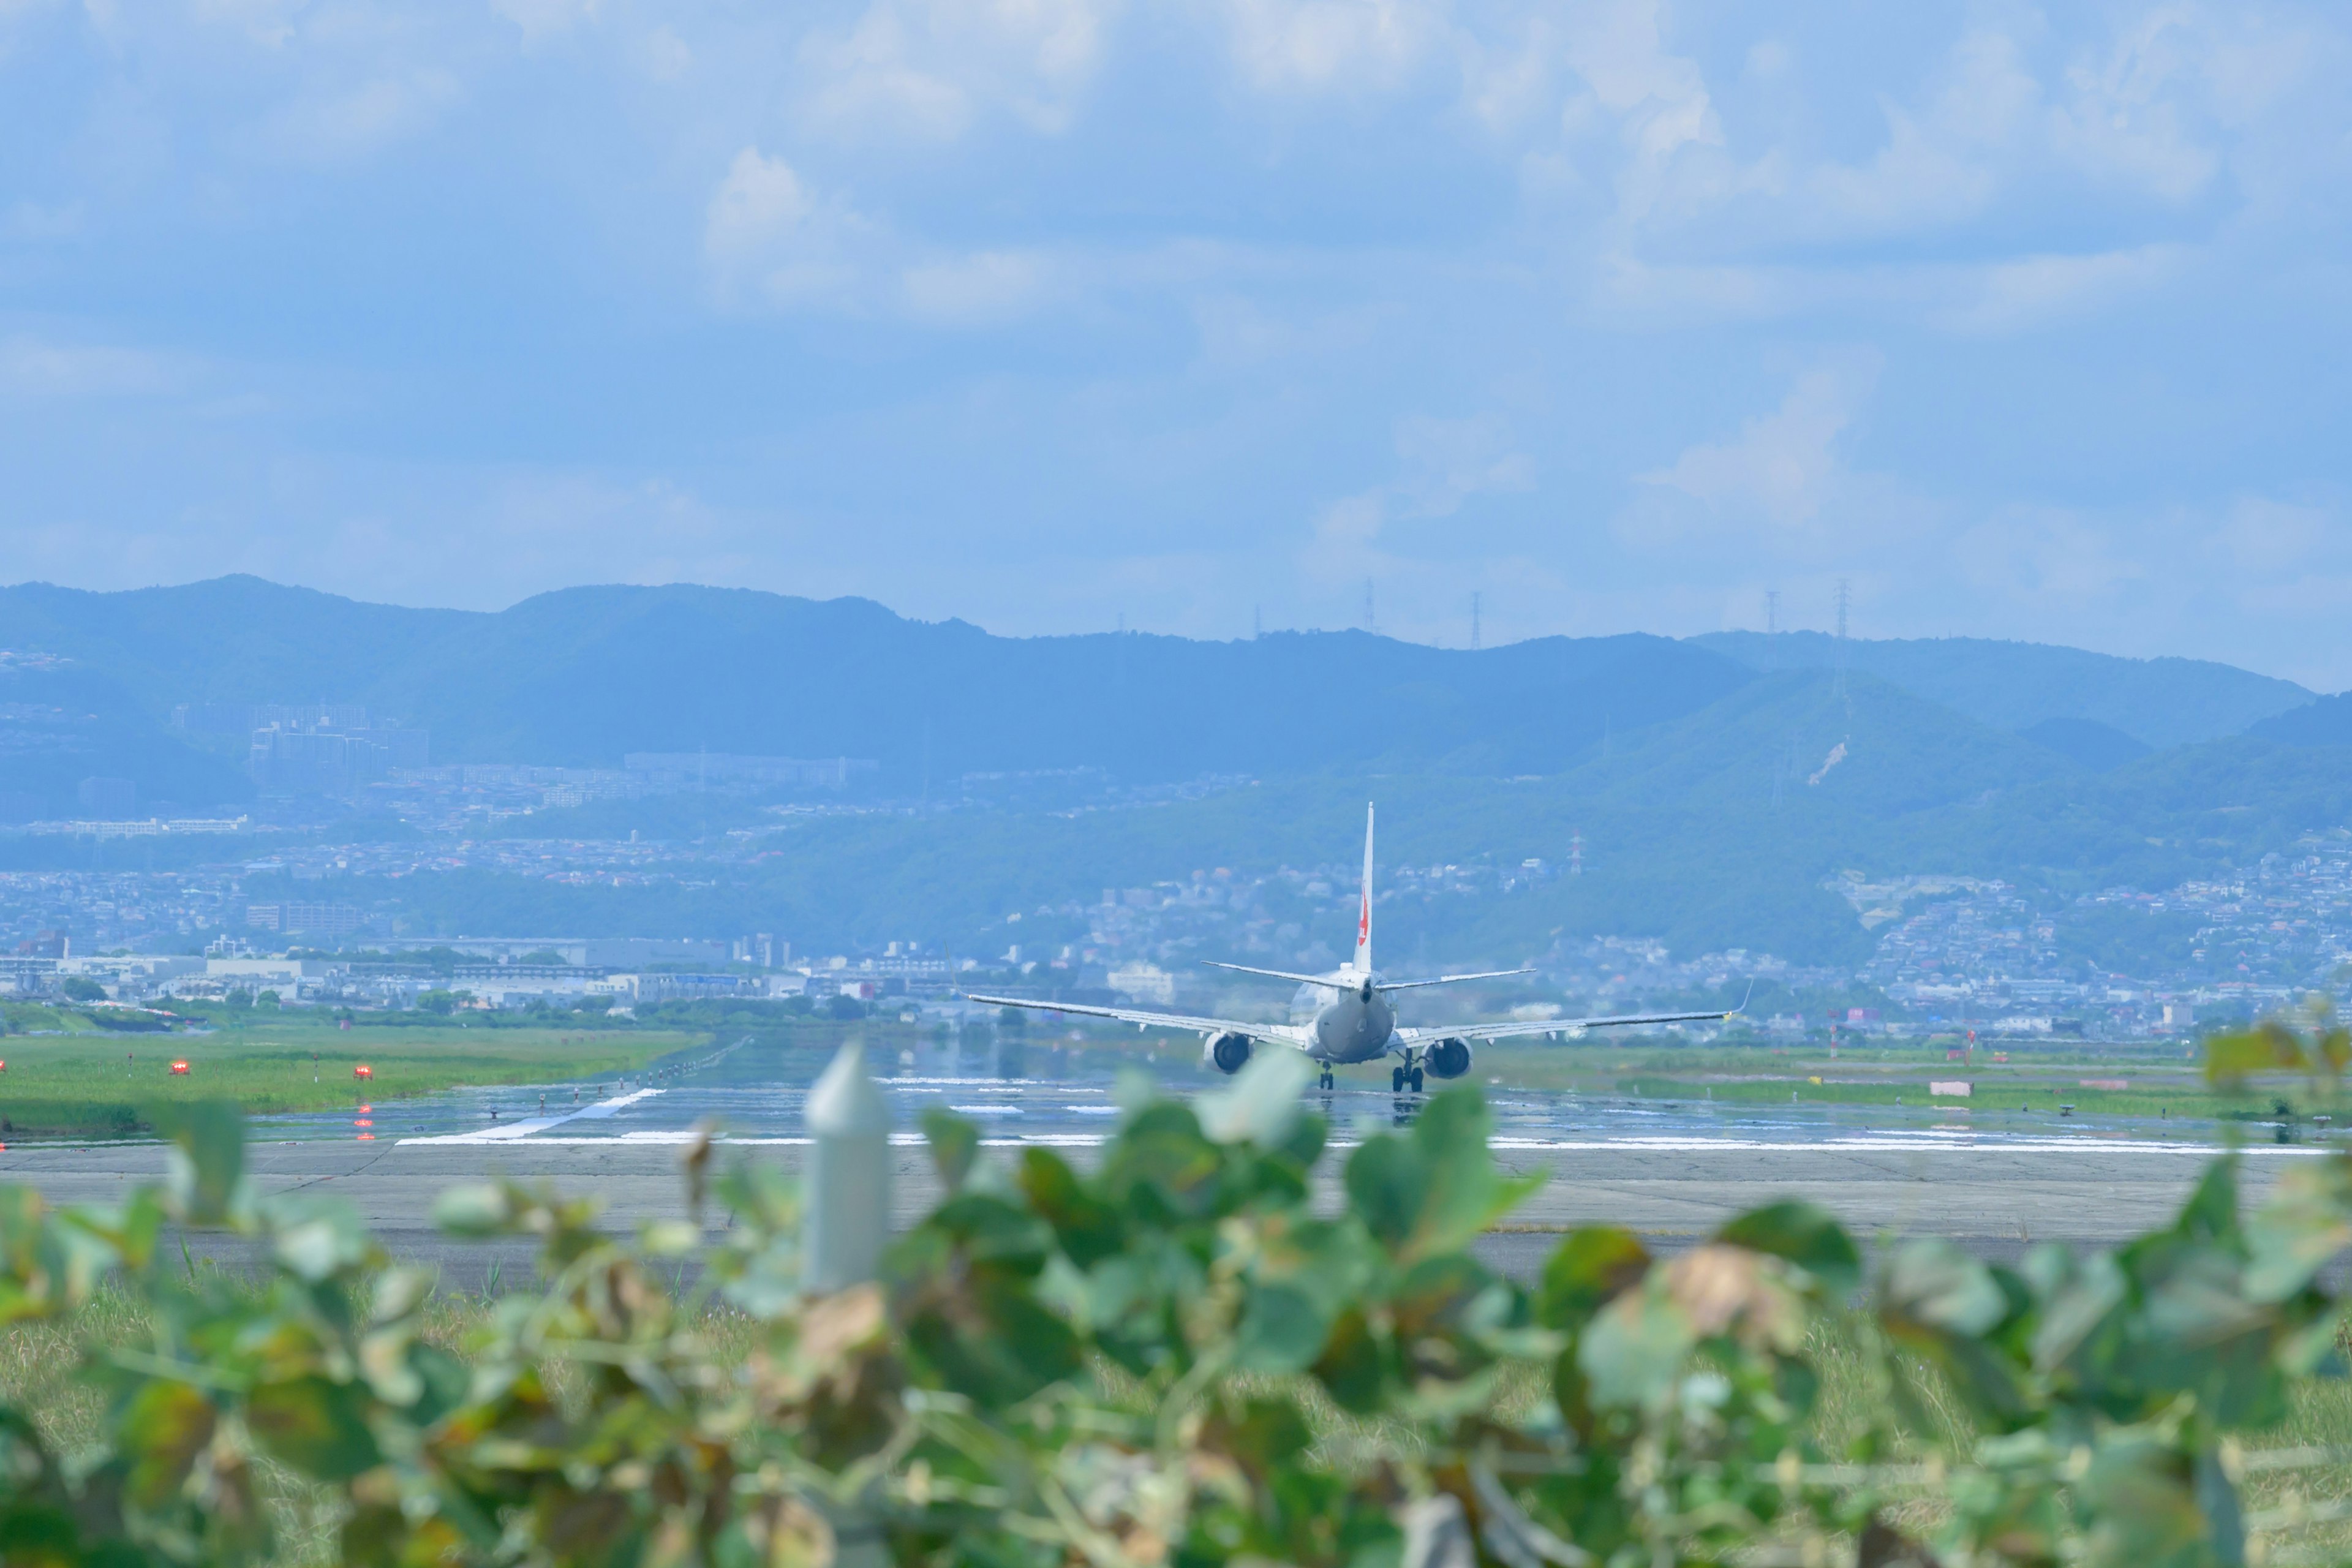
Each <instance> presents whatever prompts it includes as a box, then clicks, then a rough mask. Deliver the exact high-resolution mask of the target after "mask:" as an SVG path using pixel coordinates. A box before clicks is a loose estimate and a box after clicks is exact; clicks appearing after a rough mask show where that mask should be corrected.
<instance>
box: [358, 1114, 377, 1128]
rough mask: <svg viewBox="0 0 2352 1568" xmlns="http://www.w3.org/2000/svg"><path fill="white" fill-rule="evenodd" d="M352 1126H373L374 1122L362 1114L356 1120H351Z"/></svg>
mask: <svg viewBox="0 0 2352 1568" xmlns="http://www.w3.org/2000/svg"><path fill="white" fill-rule="evenodd" d="M374 1125H375V1123H374V1122H373V1121H369V1120H368V1119H367V1118H366V1117H364V1116H362V1117H361V1118H360V1119H359V1120H358V1121H354V1122H352V1126H354V1127H373V1126H374Z"/></svg>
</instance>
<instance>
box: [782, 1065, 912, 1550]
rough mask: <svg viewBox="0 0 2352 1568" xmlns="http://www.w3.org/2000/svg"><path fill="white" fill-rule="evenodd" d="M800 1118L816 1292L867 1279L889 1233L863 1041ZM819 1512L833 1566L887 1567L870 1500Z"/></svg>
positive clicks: (809, 1275) (880, 1131) (884, 1132)
mask: <svg viewBox="0 0 2352 1568" xmlns="http://www.w3.org/2000/svg"><path fill="white" fill-rule="evenodd" d="M807 1121H808V1132H809V1163H808V1178H807V1180H806V1181H805V1182H803V1184H802V1196H803V1202H804V1207H803V1211H802V1216H801V1289H803V1290H804V1291H806V1292H808V1293H809V1294H810V1295H812V1296H820V1295H828V1294H830V1293H832V1292H833V1291H835V1290H844V1289H848V1288H849V1287H850V1286H852V1285H862V1284H864V1283H865V1282H866V1280H868V1279H873V1278H874V1275H875V1271H876V1269H877V1268H879V1267H880V1265H881V1262H882V1244H883V1243H884V1242H885V1241H887V1240H888V1239H889V1236H890V1106H889V1102H888V1101H887V1100H884V1099H883V1098H882V1091H881V1090H880V1089H877V1088H876V1087H875V1086H874V1079H872V1078H870V1077H868V1076H867V1074H866V1047H864V1046H863V1045H861V1044H859V1043H858V1042H857V1041H856V1040H851V1041H849V1042H848V1043H847V1044H845V1045H844V1046H843V1047H841V1051H840V1054H839V1055H837V1056H835V1058H833V1065H832V1066H831V1067H828V1068H825V1069H824V1073H823V1075H822V1076H820V1077H819V1078H818V1079H817V1080H816V1087H815V1088H814V1089H810V1090H809V1098H808V1111H807ZM869 1496H870V1494H869ZM825 1514H826V1518H827V1521H828V1522H830V1523H831V1524H832V1526H833V1532H834V1559H833V1560H834V1563H835V1568H888V1564H889V1557H888V1554H887V1552H884V1550H883V1545H882V1531H881V1527H880V1525H879V1523H878V1522H877V1521H876V1519H875V1517H874V1513H873V1510H872V1506H871V1503H870V1501H868V1502H862V1503H852V1504H849V1505H847V1506H841V1505H837V1504H836V1505H832V1506H828V1507H827V1508H826V1509H825Z"/></svg>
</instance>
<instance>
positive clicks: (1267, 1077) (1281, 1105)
mask: <svg viewBox="0 0 2352 1568" xmlns="http://www.w3.org/2000/svg"><path fill="white" fill-rule="evenodd" d="M1314 1077H1315V1069H1314V1068H1311V1067H1309V1066H1308V1065H1307V1053H1306V1052H1304V1051H1295V1050H1290V1049H1286V1048H1285V1049H1278V1050H1265V1051H1259V1052H1258V1053H1257V1054H1255V1056H1253V1057H1251V1058H1250V1059H1249V1062H1248V1065H1247V1066H1245V1067H1244V1068H1242V1070H1241V1071H1240V1073H1239V1074H1237V1075H1236V1076H1235V1077H1234V1081H1233V1082H1232V1083H1231V1084H1229V1085H1227V1086H1226V1087H1225V1088H1223V1089H1219V1090H1217V1091H1215V1092H1214V1093H1211V1094H1204V1095H1202V1097H1201V1099H1200V1101H1199V1105H1198V1113H1199V1115H1200V1118H1201V1130H1202V1132H1203V1133H1204V1134H1206V1135H1207V1136H1208V1137H1210V1138H1211V1139H1213V1140H1214V1141H1215V1142H1219V1143H1255V1144H1256V1145H1257V1146H1258V1147H1259V1148H1261V1149H1273V1148H1276V1147H1278V1146H1280V1145H1281V1143H1282V1142H1283V1141H1284V1140H1285V1139H1286V1138H1287V1137H1289V1136H1290V1130H1291V1128H1292V1126H1293V1125H1294V1124H1296V1123H1297V1120H1298V1110H1299V1107H1298V1097H1299V1096H1300V1095H1301V1094H1303V1093H1305V1092H1306V1089H1307V1084H1308V1083H1309V1082H1310V1081H1311V1080H1312V1079H1314Z"/></svg>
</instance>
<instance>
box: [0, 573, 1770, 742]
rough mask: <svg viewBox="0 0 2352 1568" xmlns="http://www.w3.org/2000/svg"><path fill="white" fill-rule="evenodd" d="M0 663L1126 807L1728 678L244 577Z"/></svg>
mask: <svg viewBox="0 0 2352 1568" xmlns="http://www.w3.org/2000/svg"><path fill="white" fill-rule="evenodd" d="M0 647H12V648H16V649H17V650H20V651H26V650H29V651H33V652H38V653H48V654H57V655H63V656H66V657H68V658H71V659H73V660H75V661H77V662H79V663H80V664H82V665H84V666H86V667H88V668H94V669H97V670H100V671H103V672H105V673H106V674H108V675H110V676H111V677H112V678H113V679H117V680H119V681H120V682H121V683H122V684H123V685H124V686H125V687H126V688H128V689H130V690H131V691H132V692H134V693H136V694H137V695H138V696H139V697H140V698H141V699H142V700H143V701H144V702H145V703H146V704H147V706H148V707H149V709H150V710H152V713H153V714H154V716H155V717H156V718H157V719H158V720H160V719H161V718H162V717H163V715H164V714H165V713H166V712H167V711H168V710H169V708H170V706H171V705H172V704H173V703H175V702H187V701H241V702H299V701H341V702H361V703H365V704H367V705H369V706H370V707H371V708H373V709H376V710H381V711H382V712H383V713H385V714H387V715H389V716H391V717H394V718H397V719H400V720H403V721H407V722H411V723H416V724H423V725H425V726H427V727H429V728H430V729H431V731H433V748H434V752H435V754H436V757H438V758H440V759H441V760H444V761H486V762H530V763H570V764H575V765H598V764H601V765H605V766H616V765H618V764H619V763H620V761H621V759H622V758H623V756H625V754H626V753H628V752H673V751H694V750H697V749H705V748H707V749H708V750H710V751H713V752H739V753H751V754H770V755H786V756H808V757H824V756H838V755H849V756H857V757H873V758H876V759H878V760H880V761H881V762H882V763H884V764H885V766H886V770H887V772H888V773H890V774H891V775H894V776H896V777H898V778H899V779H901V780H904V781H906V782H908V783H910V784H911V783H912V781H913V778H914V775H915V774H916V773H918V771H927V772H928V773H929V774H930V775H931V776H933V777H935V778H940V779H952V778H953V777H955V776H956V775H957V774H959V773H967V772H979V771H1003V770H1040V769H1053V768H1075V767H1096V768H1101V769H1104V770H1107V771H1108V772H1109V773H1112V774H1113V775H1115V776H1116V777H1118V778H1119V779H1121V780H1122V781H1125V782H1130V783H1153V782H1165V781H1171V780H1178V779H1186V778H1193V777H1198V776H1200V775H1202V774H1204V773H1297V772H1313V771H1319V770H1323V769H1328V768H1335V767H1336V768H1350V769H1352V768H1364V767H1388V766H1393V767H1399V768H1408V769H1410V768H1420V767H1435V768H1441V769H1445V770H1449V771H1461V772H1469V773H1504V774H1513V773H1551V772H1557V771H1558V770H1559V769H1560V768H1562V767H1565V766H1567V765H1568V764H1569V763H1570V762H1572V761H1573V760H1574V759H1575V758H1576V757H1577V756H1578V755H1580V753H1581V752H1583V751H1585V750H1587V749H1589V748H1591V747H1593V746H1594V745H1596V744H1597V743H1598V742H1600V741H1601V738H1602V737H1603V736H1604V735H1605V734H1606V733H1608V732H1610V731H1611V730H1612V727H1613V728H1615V729H1619V730H1622V729H1626V728H1632V727H1638V726H1641V725H1643V724H1649V723H1654V722H1657V721H1660V720H1664V719H1669V718H1675V717H1678V716H1680V715H1682V714H1685V713H1689V712H1692V711H1695V710H1697V709H1699V708H1701V707H1704V706H1705V705H1706V704H1707V703H1709V702H1712V701H1714V700H1717V699H1718V698H1720V697H1722V696H1723V695H1725V694H1726V693H1727V692H1729V691H1731V690H1734V689H1737V688H1738V687H1739V686H1741V685H1742V684H1744V683H1745V682H1747V681H1748V680H1749V679H1752V675H1753V672H1752V671H1750V670H1749V669H1748V668H1746V667H1745V666H1743V665H1741V664H1739V663H1738V662H1737V661H1736V660H1733V659H1730V658H1725V657H1724V656H1723V655H1721V654H1717V653H1713V652H1709V651H1708V650H1706V649H1705V648H1700V647H1693V646H1691V645H1690V644H1688V643H1684V642H1676V641H1675V640H1673V639H1671V638H1666V637H1643V636H1625V637H1584V638H1570V637H1545V638H1538V639H1537V640H1534V641H1530V642H1523V643H1517V644H1513V645H1511V646H1510V647H1500V648H1491V649H1487V650H1485V651H1481V652H1475V653H1473V652H1469V651H1465V650H1453V649H1444V648H1433V647H1421V646H1419V645H1416V644H1412V643H1404V642H1398V641H1396V640H1394V639H1391V638H1388V637H1374V636H1370V635H1369V634H1366V633H1362V632H1338V633H1308V634H1298V633H1283V634H1278V635H1275V636H1270V637H1263V638H1259V639H1257V640H1255V641H1248V642H1224V643H1218V642H1195V641H1191V640H1188V639H1185V638H1181V637H1151V636H1140V635H1125V636H1122V635H1117V634H1111V633H1104V634H1099V635H1096V636H1091V637H992V636H990V635H989V634H988V633H986V632H983V631H982V630H981V629H979V628H978V627H976V626H969V625H966V624H965V623H963V622H961V621H948V622H943V623H927V622H921V621H912V620H908V619H905V618H903V617H901V616H896V615H893V614H892V613H891V612H889V611H888V610H886V609H884V608H883V607H882V606H881V605H876V604H873V603H871V602H869V601H866V600H863V599H835V600H828V601H816V600H810V599H800V598H792V597H787V596H784V595H774V594H761V593H751V592H747V591H742V590H734V589H719V588H698V587H666V588H632V587H600V588H576V589H567V590H564V591H562V592H560V593H553V594H546V595H541V596H539V597H537V598H534V599H530V600H526V601H525V602H523V603H522V604H520V605H515V606H514V607H513V608H511V609H509V610H506V611H503V612H500V613H499V614H495V615H488V614H469V613H464V612H457V611H447V610H403V609H396V608H392V607H388V606H384V605H361V604H355V603H352V602H351V601H349V600H343V599H338V598H335V597H333V596H331V595H324V594H318V593H313V592H310V591H309V590H305V589H299V588H283V587H278V586H277V585H275V584H268V583H264V582H261V581H259V580H258V579H256V578H251V577H229V578H222V579H219V580H217V581H215V582H209V583H199V584H190V585H189V586H186V587H183V588H158V589H149V590H143V591H141V592H137V593H128V594H88V593H79V592H76V591H71V590H65V589H58V588H52V587H47V586H45V585H39V584H34V585H28V586H20V587H16V588H9V589H5V590H0Z"/></svg>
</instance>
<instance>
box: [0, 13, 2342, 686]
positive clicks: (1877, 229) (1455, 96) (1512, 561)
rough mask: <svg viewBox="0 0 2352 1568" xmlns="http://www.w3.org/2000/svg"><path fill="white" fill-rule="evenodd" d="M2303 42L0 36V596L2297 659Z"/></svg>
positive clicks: (1656, 36)
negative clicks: (130, 590) (644, 586)
mask: <svg viewBox="0 0 2352 1568" xmlns="http://www.w3.org/2000/svg"><path fill="white" fill-rule="evenodd" d="M2347 66H2352V20H2347V14H2346V13H2345V12H2344V11H2343V10H2342V9H2341V8H2340V7H2331V6H2323V5H2271V4H2265V3H2263V0H2247V3H2241V4H2231V5H2218V4H2216V5H2204V4H2195V3H2184V4H2146V3H2140V0H2134V3H2129V4H2111V5H2094V4H2086V5H2068V6H2064V7H2053V8H2048V9H2042V8H2035V7H2031V6H2024V5H1933V4H1920V5H1859V4H1856V5H1833V4H1825V5H1813V6H1801V7H1792V6H1786V5H1778V6H1767V5H1753V6H1742V5H1703V6H1701V5H1669V4H1662V3H1641V0H1622V3H1621V0H1597V3H1593V4H1564V3H1551V4H1528V5H1523V4H1517V3H1515V0H1493V3H1465V4H1446V3H1444V0H1193V3H1190V4H1186V5H1147V4H1142V3H1140V0H966V3H951V0H850V3H846V4H814V5H793V6H755V5H727V6H706V7H698V6H696V5H691V4H682V5H664V6H658V7H649V6H647V7H641V6H638V5H632V4H629V3H627V0H593V3H588V4H583V3H580V0H499V3H497V4H490V5H464V4H448V5H436V6H392V5H374V4H365V3H343V0H320V3H312V4H299V3H288V0H196V3H194V4H174V3H173V0H156V3H155V4H152V5H126V4H121V0H89V3H87V4H83V5H73V4H68V3H67V0H0V471H4V472H5V485H0V579H5V580H11V581H13V580H20V579H24V578H34V577H39V578H46V579H48V580H51V581H58V582H65V583H71V584H80V585H86V586H91V587H118V586H130V585H135V584H147V583H157V582H178V581H186V580H189V579H193V578H197V577H203V576H209V575H213V574H217V573H220V572H224V571H232V570H235V571H249V572H256V573H259V574H263V575H266V576H269V577H272V578H276V579H278V580H280V581H289V582H299V583H304V584H311V585H315V586H318V587H321V588H327V589H331V590H334V591H338V592H342V593H348V594H352V595H360V596H363V597H369V598H376V599H386V600H393V601H397V602H402V603H409V604H446V605H471V606H481V607H492V606H498V605H506V604H509V603H511V602H513V601H514V600H516V599H518V598H520V597H523V596H525V595H530V594H531V593H534V592H538V591H540V590H542V589H545V588H550V587H554V586H559V585H562V584H570V583H579V582H597V581H640V582H663V581H677V580H692V581H699V582H709V583H722V584H743V585H748V586H756V587H764V588H772V589H777V590H781V591H786V592H793V593H803V594H811V595H835V594H852V593H854V594H863V595H870V596H872V597H874V598H877V599H879V600H881V601H882V602H884V603H886V604H888V605H892V606H893V607H895V608H897V609H899V610H901V611H903V612H905V613H908V614H911V615H917V616H925V617H927V618H939V617H944V616H963V617H964V618H966V619H969V620H972V621H976V622H978V623H980V624H982V625H984V626H988V627H990V628H991V629H993V630H997V631H1002V632H1009V633H1028V632H1049V631H1071V630H1092V629H1097V628H1101V627H1106V626H1110V625H1113V624H1114V623H1115V621H1116V620H1117V618H1118V616H1125V618H1126V621H1127V624H1128V625H1129V626H1139V627H1142V628H1145V629H1149V630H1155V631H1167V632H1176V633H1183V634H1187V635H1193V636H1203V637H1231V636H1238V635H1246V634H1247V632H1248V630H1249V629H1250V627H1251V626H1252V624H1253V616H1260V617H1262V618H1263V622H1264V624H1265V626H1268V627H1276V626H1345V625H1350V624H1356V623H1358V622H1360V620H1361V618H1362V616H1363V610H1364V599H1365V584H1367V582H1369V583H1370V584H1372V591H1373V598H1374V606H1375V614H1376V616H1377V619H1378V624H1379V625H1380V626H1381V629H1383V630H1387V631H1391V632H1392V633H1394V634H1396V635H1399V636H1402V637H1412V638H1416V639H1420V640H1426V641H1433V642H1442V643H1450V644H1461V643H1464V642H1465V641H1466V640H1467V638H1468V636H1469V620H1470V603H1471V598H1472V595H1474V594H1475V595H1480V596H1481V598H1482V602H1483V605H1484V615H1485V623H1486V636H1487V637H1488V639H1489V640H1503V639H1507V638H1511V637H1525V636H1532V635H1537V634H1541V633H1549V632H1571V633H1593V632H1609V631H1619V630H1626V629H1644V630H1653V631H1661V632H1670V633H1677V634H1680V633H1689V632H1697V631H1707V630H1713V629H1717V628H1718V627H1725V626H1760V625H1761V624H1762V621H1763V618H1764V613H1765V611H1764V602H1765V595H1766V593H1767V592H1768V591H1777V592H1778V593H1779V594H1780V605H1781V618H1782V622H1783V624H1784V625H1790V626H1826V625H1827V624H1828V623H1829V621H1830V618H1831V616H1832V602H1833V598H1834V584H1836V582H1837V581H1838V580H1839V579H1840V578H1845V579H1849V580H1850V581H1851V583H1852V585H1853V605H1854V609H1853V627H1854V630H1855V631H1856V632H1857V633H1859V634H1862V635H1867V636H1918V635H1936V634H1942V633H1950V632H1958V633H1967V634H1971V635H1979V636H1990V637H2028V638H2033V639H2036V640H2045V641H2060V642H2071V643H2075V644H2079V645H2081V646H2085V647H2098V648H2104V649H2108V650H2111V651H2116V652H2121V653H2130V654H2143V655H2145V654H2159V653H2180V654H2190V655H2197V656H2201V657H2208V658H2224V659H2229V660H2231V661H2233V662H2237V663H2241V664H2244V665H2247V666H2249V667H2251V668H2259V669H2263V670H2265V671H2269V672H2272V673H2275V674H2280V675H2285V676H2290V677H2293V678H2294V679H2302V680H2305V681H2306V682H2308V683H2311V684H2313V685H2315V686H2318V687H2321V688H2324V689H2339V688H2342V687H2346V686H2352V637H2347V635H2346V629H2345V628H2346V626H2347V613H2352V538H2348V537H2347V519H2346V507H2347V456H2346V453H2347V445H2352V444H2347V440H2346V437H2345V427H2346V410H2347V406H2352V400H2347V391H2352V384H2348V383H2352V369H2347V353H2346V350H2347V343H2348V342H2352V334H2347V306H2352V276H2348V275H2347V261H2346V258H2347V255H2352V249H2347V244H2346V240H2347V227H2352V199H2347V198H2352V94H2347V93H2346V92H2344V91H2343V89H2342V87H2341V85H2340V84H2341V83H2342V82H2343V81H2344V80H2346V79H2347V76H2352V71H2347Z"/></svg>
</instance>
